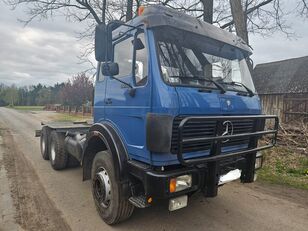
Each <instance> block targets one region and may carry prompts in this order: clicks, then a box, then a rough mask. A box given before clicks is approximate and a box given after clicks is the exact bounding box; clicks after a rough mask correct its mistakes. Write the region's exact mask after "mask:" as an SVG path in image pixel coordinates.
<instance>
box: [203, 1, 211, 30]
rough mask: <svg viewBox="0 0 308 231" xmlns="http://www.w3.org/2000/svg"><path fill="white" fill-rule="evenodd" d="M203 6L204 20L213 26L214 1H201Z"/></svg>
mask: <svg viewBox="0 0 308 231" xmlns="http://www.w3.org/2000/svg"><path fill="white" fill-rule="evenodd" d="M201 2H202V4H203V20H204V21H205V22H208V23H211V24H213V0H201Z"/></svg>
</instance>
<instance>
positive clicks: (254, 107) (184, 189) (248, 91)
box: [36, 5, 278, 225]
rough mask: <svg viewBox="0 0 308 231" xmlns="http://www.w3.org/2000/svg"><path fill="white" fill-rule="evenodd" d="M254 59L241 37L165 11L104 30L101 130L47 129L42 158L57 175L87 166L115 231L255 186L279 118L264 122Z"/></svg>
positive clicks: (98, 89) (98, 104)
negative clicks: (200, 198)
mask: <svg viewBox="0 0 308 231" xmlns="http://www.w3.org/2000/svg"><path fill="white" fill-rule="evenodd" d="M251 54H252V52H251V49H250V47H249V46H248V45H247V44H245V42H243V40H242V39H240V38H239V37H237V36H235V35H234V34H232V33H229V32H227V31H224V30H222V29H219V28H217V27H215V26H213V25H211V24H208V23H206V22H203V21H199V20H198V19H196V18H194V17H191V16H188V15H186V14H184V13H180V12H177V11H175V10H172V9H169V8H165V7H163V6H159V5H157V6H149V7H147V8H145V9H144V10H140V15H138V16H136V17H135V18H133V19H132V20H131V21H129V22H126V23H124V22H121V21H111V22H109V23H108V24H107V25H98V26H97V27H96V31H95V57H96V60H97V61H98V65H97V76H96V82H95V96H94V122H93V123H86V122H84V123H55V122H54V123H52V122H51V123H46V124H42V125H43V126H42V129H41V130H38V131H36V136H39V137H40V146H41V153H42V156H43V158H44V159H45V160H50V163H51V166H52V168H54V169H55V170H60V169H64V168H66V167H68V166H70V165H74V164H76V163H77V164H78V165H81V166H82V168H83V180H91V181H92V194H93V199H94V203H95V205H96V208H97V211H98V213H99V215H100V216H101V218H102V219H103V220H104V221H105V222H106V223H107V224H110V225H112V224H116V223H119V222H121V221H123V220H125V219H127V218H129V217H130V216H131V214H132V212H133V210H134V208H135V207H137V208H146V207H149V206H151V205H155V204H156V203H157V202H158V201H160V200H163V201H166V203H168V207H169V210H170V211H173V210H177V209H180V208H183V207H185V206H187V204H188V198H189V197H190V196H191V195H192V194H193V193H195V192H201V193H203V194H204V196H205V197H215V196H216V195H217V191H218V187H220V186H222V185H224V184H226V183H228V182H230V181H234V180H240V181H241V182H242V183H250V182H253V181H254V180H255V178H256V170H257V169H259V168H260V167H261V166H262V155H261V152H260V151H262V150H264V149H267V148H271V147H273V146H274V145H275V143H276V137H277V131H278V118H277V116H273V115H263V114H262V111H261V105H260V99H259V97H258V95H257V93H256V90H255V88H254V84H253V81H252V78H251V73H250V70H249V67H248V65H247V62H248V60H249V56H250V55H251ZM262 137H263V138H264V137H266V139H262V141H261V140H260V139H261V138H262Z"/></svg>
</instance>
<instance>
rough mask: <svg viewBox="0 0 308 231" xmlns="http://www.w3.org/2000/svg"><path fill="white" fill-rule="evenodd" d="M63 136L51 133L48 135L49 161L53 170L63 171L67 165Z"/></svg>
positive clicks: (54, 132)
mask: <svg viewBox="0 0 308 231" xmlns="http://www.w3.org/2000/svg"><path fill="white" fill-rule="evenodd" d="M64 138H65V137H64V134H62V133H57V132H56V131H52V132H51V134H50V145H49V159H50V164H51V167H52V168H53V169H55V170H61V169H64V168H65V167H66V165H67V161H68V154H67V152H66V151H65V148H64Z"/></svg>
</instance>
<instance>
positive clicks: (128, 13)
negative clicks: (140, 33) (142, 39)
mask: <svg viewBox="0 0 308 231" xmlns="http://www.w3.org/2000/svg"><path fill="white" fill-rule="evenodd" d="M132 18H133V0H127V7H126V22H127V21H129V20H131V19H132Z"/></svg>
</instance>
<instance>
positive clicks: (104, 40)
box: [95, 24, 108, 62]
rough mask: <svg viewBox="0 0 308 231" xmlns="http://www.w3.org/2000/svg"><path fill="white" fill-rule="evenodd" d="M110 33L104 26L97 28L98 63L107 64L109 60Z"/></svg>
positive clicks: (96, 55)
mask: <svg viewBox="0 0 308 231" xmlns="http://www.w3.org/2000/svg"><path fill="white" fill-rule="evenodd" d="M107 49H108V33H107V27H106V26H105V25H104V24H100V25H97V26H96V28H95V59H96V60H97V61H98V62H105V61H106V59H107Z"/></svg>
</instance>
